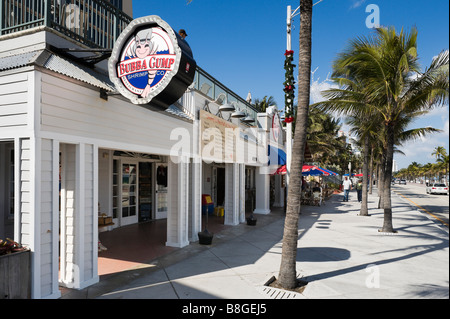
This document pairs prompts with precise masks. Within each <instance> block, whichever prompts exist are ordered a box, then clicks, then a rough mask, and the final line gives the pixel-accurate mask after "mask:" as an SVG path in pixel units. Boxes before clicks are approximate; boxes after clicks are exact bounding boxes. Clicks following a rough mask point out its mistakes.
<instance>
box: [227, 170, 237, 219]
mask: <svg viewBox="0 0 450 319" xmlns="http://www.w3.org/2000/svg"><path fill="white" fill-rule="evenodd" d="M224 210H225V218H224V224H225V225H238V224H239V164H235V163H232V164H225V207H224Z"/></svg>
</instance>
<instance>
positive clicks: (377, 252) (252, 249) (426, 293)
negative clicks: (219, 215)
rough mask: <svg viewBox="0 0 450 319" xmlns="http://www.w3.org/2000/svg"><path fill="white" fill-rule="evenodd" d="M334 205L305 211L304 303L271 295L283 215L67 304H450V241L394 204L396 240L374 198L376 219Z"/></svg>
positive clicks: (301, 249)
mask: <svg viewBox="0 0 450 319" xmlns="http://www.w3.org/2000/svg"><path fill="white" fill-rule="evenodd" d="M342 198H343V196H342V195H333V196H332V197H331V198H329V199H328V200H327V201H326V202H325V205H322V206H320V207H313V206H302V208H301V216H300V222H299V240H298V254H297V272H298V276H299V278H302V279H303V280H305V281H307V282H308V284H307V286H306V287H305V289H304V291H303V292H302V293H292V292H289V293H287V292H286V291H284V290H279V289H275V288H271V287H267V286H264V283H266V282H267V281H268V280H269V279H270V278H271V277H272V276H278V270H279V267H280V260H281V245H282V234H283V222H284V218H283V217H284V213H283V212H282V211H281V210H275V211H273V212H272V213H271V214H269V215H267V216H257V218H258V222H257V225H256V226H247V225H245V224H241V225H238V226H236V227H231V228H228V229H226V230H224V231H222V232H220V233H218V234H215V235H214V239H213V244H212V245H211V246H204V245H199V244H198V243H194V244H191V245H189V246H187V247H185V248H183V249H179V250H177V251H175V252H173V253H170V254H169V255H166V256H164V257H161V258H159V259H157V260H155V261H153V262H150V263H147V264H142V265H140V266H139V267H136V268H133V269H130V270H128V271H125V272H122V273H120V274H117V275H115V276H111V277H110V278H109V279H108V280H102V281H101V282H99V283H98V284H96V285H93V286H91V287H89V288H86V289H83V290H81V291H72V292H71V293H69V294H66V295H64V296H63V298H67V299H70V298H80V299H83V298H86V299H95V298H99V299H116V298H120V299H139V298H146V299H274V298H279V299H288V298H289V299H290V298H297V299H317V298H333V299H335V298H352V299H353V298H355V299H356V298H358V299H359V298H362V299H377V298H446V299H448V298H449V233H448V228H447V227H445V226H443V225H440V224H439V222H436V221H434V220H432V219H430V218H429V217H427V216H426V215H425V214H423V213H421V212H419V211H418V210H417V209H416V208H414V207H412V206H411V205H410V204H409V203H408V202H407V201H405V200H404V199H402V198H401V197H399V196H397V195H395V194H393V195H392V205H393V224H394V228H395V229H396V230H397V231H398V232H397V233H396V234H383V233H379V232H378V229H379V228H381V226H382V224H383V212H382V210H380V209H376V206H377V201H378V197H377V194H376V190H375V192H374V194H373V195H369V213H370V214H371V216H369V217H362V216H358V213H359V207H360V203H358V202H357V201H356V193H355V192H352V193H351V195H350V201H349V202H345V203H344V202H342Z"/></svg>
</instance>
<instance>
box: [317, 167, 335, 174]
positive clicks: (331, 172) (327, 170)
mask: <svg viewBox="0 0 450 319" xmlns="http://www.w3.org/2000/svg"><path fill="white" fill-rule="evenodd" d="M319 168H320V169H321V170H324V171H325V172H328V173H330V175H335V176H336V175H338V173H335V172H333V171H330V170H329V169H326V168H323V167H320V166H319Z"/></svg>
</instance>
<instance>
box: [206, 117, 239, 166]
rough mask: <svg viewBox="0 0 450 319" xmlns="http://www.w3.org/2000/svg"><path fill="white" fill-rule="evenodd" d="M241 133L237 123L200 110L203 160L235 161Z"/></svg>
mask: <svg viewBox="0 0 450 319" xmlns="http://www.w3.org/2000/svg"><path fill="white" fill-rule="evenodd" d="M239 134H240V132H239V127H238V126H237V125H235V124H233V123H231V122H228V121H226V120H224V119H222V118H220V117H218V116H215V115H213V114H211V113H209V112H207V111H204V110H200V152H201V155H202V158H203V160H207V161H214V162H219V163H223V162H234V161H235V160H236V144H237V141H238V140H239V138H240V137H239Z"/></svg>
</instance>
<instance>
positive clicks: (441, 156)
mask: <svg viewBox="0 0 450 319" xmlns="http://www.w3.org/2000/svg"><path fill="white" fill-rule="evenodd" d="M431 155H434V156H436V162H437V163H439V164H440V165H439V166H440V167H442V171H444V168H445V157H446V156H447V151H446V150H445V147H443V146H437V147H435V148H434V151H433V153H431ZM447 157H448V156H447ZM447 162H448V160H447ZM440 171H441V170H439V172H438V177H439V181H441V172H440ZM445 176H446V177H447V169H445Z"/></svg>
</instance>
